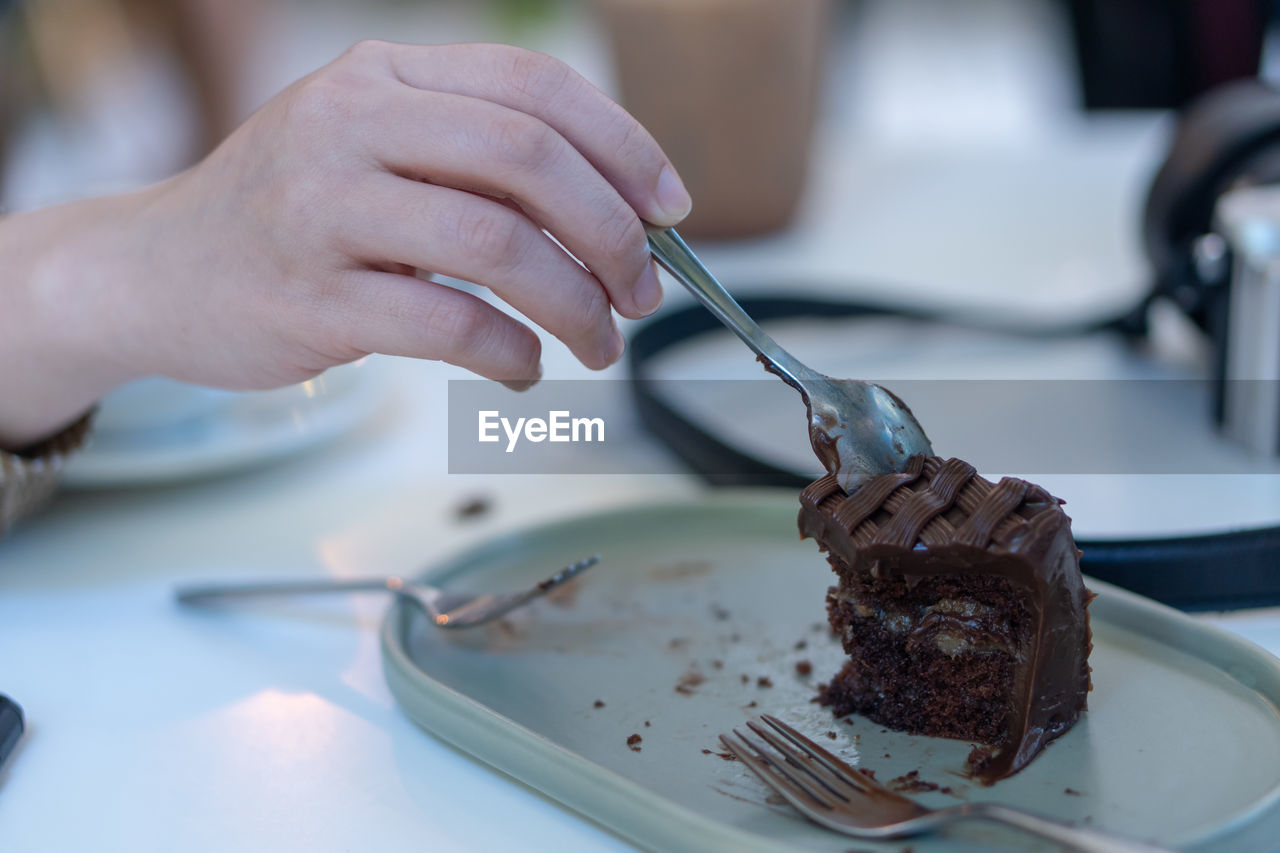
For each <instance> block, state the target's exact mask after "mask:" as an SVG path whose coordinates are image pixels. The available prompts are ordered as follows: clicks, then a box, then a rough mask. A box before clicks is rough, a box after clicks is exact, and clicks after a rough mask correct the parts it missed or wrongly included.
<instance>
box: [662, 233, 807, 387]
mask: <svg viewBox="0 0 1280 853" xmlns="http://www.w3.org/2000/svg"><path fill="white" fill-rule="evenodd" d="M645 235H646V236H647V238H648V240H649V251H650V252H652V253H653V257H654V259H655V260H657V262H658V263H659V264H661V265H662V268H663V269H665V270H666V271H667V272H669V273H671V275H672V277H673V278H675V280H676V281H678V282H680V283H681V284H683V285H684V286H685V288H686V289H687V290H688V291H689V292H690V293H692V294H693V295H694V297H695V298H696V299H697V300H698V301H699V302H701V303H702V307H704V308H706V309H707V310H708V311H710V312H711V313H712V314H714V315H715V316H716V319H718V320H719V321H720V322H721V323H724V324H725V325H726V326H728V327H729V329H730V331H732V332H733V333H734V334H736V335H737V336H738V337H739V338H741V339H742V341H743V343H745V344H746V345H747V346H749V347H751V349H753V350H755V352H756V355H759V356H760V357H761V358H764V359H766V360H767V361H768V362H769V363H770V364H771V365H773V367H774V368H775V369H777V370H779V371H781V372H782V373H784V374H786V375H787V377H789V378H790V379H791V380H792V382H793V383H794V384H795V385H797V386H800V385H803V384H804V383H805V382H806V381H809V380H810V379H811V377H812V371H810V370H809V368H807V367H806V366H805V365H804V364H803V363H801V362H800V361H799V360H797V359H796V357H795V356H793V355H792V354H791V353H789V352H787V351H786V350H784V349H783V348H782V347H781V346H780V345H779V344H778V342H777V341H775V340H774V339H773V338H771V337H769V335H768V334H767V333H766V332H765V330H764V329H762V328H760V325H759V324H758V323H756V321H755V320H753V319H751V315H749V314H748V313H747V312H746V311H744V310H743V309H742V306H741V305H739V304H738V302H737V300H736V299H734V298H733V297H732V296H730V295H729V291H727V290H725V289H724V285H722V284H721V283H720V282H719V281H717V280H716V277H715V276H714V275H712V274H711V271H710V270H708V269H707V268H706V267H705V266H703V264H702V261H700V260H698V256H697V255H695V254H694V253H693V250H692V249H690V248H689V245H688V244H687V243H685V241H684V239H683V238H682V237H681V236H680V235H679V234H678V233H677V232H676V230H675V229H674V228H661V227H659V226H656V225H649V226H646V228H645Z"/></svg>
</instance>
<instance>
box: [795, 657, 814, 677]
mask: <svg viewBox="0 0 1280 853" xmlns="http://www.w3.org/2000/svg"><path fill="white" fill-rule="evenodd" d="M796 674H797V675H812V674H813V664H811V663H809V661H807V660H798V661H796Z"/></svg>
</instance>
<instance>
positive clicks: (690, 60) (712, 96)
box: [596, 0, 830, 238]
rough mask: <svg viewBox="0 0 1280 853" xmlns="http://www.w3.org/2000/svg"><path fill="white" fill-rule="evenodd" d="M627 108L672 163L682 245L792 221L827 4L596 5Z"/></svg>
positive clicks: (639, 0) (652, 0) (629, 1)
mask: <svg viewBox="0 0 1280 853" xmlns="http://www.w3.org/2000/svg"><path fill="white" fill-rule="evenodd" d="M596 5H597V6H598V7H599V9H600V11H601V14H602V16H603V18H604V23H605V26H606V28H607V29H608V31H609V34H610V37H611V41H612V44H613V53H614V60H615V64H616V66H617V72H618V84H619V87H620V88H621V100H622V104H623V106H625V107H626V108H627V109H628V110H629V111H630V112H631V113H632V114H633V115H634V116H635V117H636V118H637V119H639V120H640V123H641V124H643V125H644V126H645V127H646V128H648V130H649V132H650V133H652V134H653V135H654V137H655V138H656V139H657V140H658V143H659V144H661V145H662V147H663V149H664V150H665V151H666V152H667V154H668V156H670V157H671V161H672V162H673V163H674V164H675V167H676V170H677V171H678V172H679V173H680V177H681V179H683V181H684V183H685V186H686V187H687V188H688V190H689V194H690V195H691V196H692V197H693V213H692V214H690V216H689V218H688V219H686V220H685V221H684V222H683V223H681V225H680V231H681V232H682V233H683V234H685V235H686V236H693V237H710V238H735V237H747V236H752V235H756V234H764V233H768V232H770V231H775V230H777V229H779V228H782V227H783V226H785V225H786V224H787V223H789V222H790V221H791V218H792V216H793V215H794V213H795V210H796V207H797V205H798V203H799V200H800V196H801V194H802V192H803V190H804V185H805V181H806V178H807V176H808V166H809V143H810V138H811V136H812V131H813V125H814V121H815V118H816V113H817V98H818V83H819V77H820V76H821V68H822V63H823V57H824V53H825V51H824V50H823V45H824V42H825V39H826V33H827V22H828V20H829V11H830V10H829V3H828V0H596Z"/></svg>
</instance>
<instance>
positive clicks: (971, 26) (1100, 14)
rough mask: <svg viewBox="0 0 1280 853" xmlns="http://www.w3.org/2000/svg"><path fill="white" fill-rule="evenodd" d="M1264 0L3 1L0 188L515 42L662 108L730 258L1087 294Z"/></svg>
mask: <svg viewBox="0 0 1280 853" xmlns="http://www.w3.org/2000/svg"><path fill="white" fill-rule="evenodd" d="M1274 6H1275V4H1274V3H1270V2H1263V0H417V2H411V0H364V1H363V2H355V1H354V0H346V1H345V2H342V0H0V167H2V168H0V205H3V208H4V209H6V210H10V211H15V210H23V209H27V208H31V207H37V206H41V205H44V204H48V203H51V202H55V201H61V200H65V199H69V198H75V197H80V196H84V195H92V194H95V193H101V192H107V191H112V190H116V189H122V188H128V187H131V186H136V185H139V184H142V183H146V182H149V181H153V180H156V179H158V178H162V177H164V176H166V175H169V174H172V173H174V172H175V171H178V170H180V169H182V168H184V167H186V166H187V165H189V164H191V163H192V162H194V161H196V160H197V159H198V158H200V157H201V156H202V155H203V154H204V153H205V152H207V151H208V150H209V149H210V148H211V147H212V146H214V145H215V144H216V143H217V141H218V140H219V139H221V138H222V137H223V136H225V135H226V134H227V133H228V132H229V131H230V130H231V129H232V128H234V127H235V126H236V124H237V123H239V122H240V121H241V120H243V119H244V118H245V117H246V116H247V115H248V114H249V113H250V112H251V111H252V110H253V109H255V108H256V107H257V106H258V105H260V104H262V103H263V102H264V101H265V100H266V99H268V98H269V97H270V96H271V95H272V94H273V93H275V92H276V91H278V90H280V89H281V88H283V87H284V86H286V85H287V84H288V83H290V82H291V81H293V80H295V79H297V78H298V77H300V76H302V75H304V74H306V73H308V72H309V71H311V70H313V69H315V68H317V67H319V66H321V65H323V64H325V63H326V62H328V61H330V60H332V59H333V58H334V57H336V56H337V55H338V54H339V53H341V51H342V50H343V49H345V48H346V47H348V46H349V45H350V44H352V43H353V42H355V41H357V40H359V39H363V38H386V39H392V40H397V41H415V42H423V43H431V42H454V41H473V40H485V41H502V42H508V43H514V44H519V45H523V46H526V47H530V48H533V49H537V50H542V51H545V52H547V53H550V54H553V55H555V56H557V57H559V58H561V59H563V60H564V61H566V62H568V63H569V64H571V65H573V66H574V67H575V68H577V69H578V70H579V71H580V72H581V73H583V74H584V75H585V76H587V77H588V78H589V79H591V80H593V81H594V82H596V83H597V84H598V85H599V86H601V87H602V88H603V89H605V90H606V91H607V92H609V93H610V94H612V95H614V96H615V97H617V98H619V99H620V100H622V101H623V103H624V104H625V105H627V106H628V107H629V108H630V109H632V110H633V112H635V113H636V114H637V115H638V116H639V117H640V118H641V119H642V120H643V121H644V122H645V123H646V125H647V126H649V127H650V129H651V130H653V132H654V133H655V135H657V136H658V137H659V140H660V141H661V142H662V143H663V144H664V146H665V147H667V149H668V150H669V152H670V153H671V154H672V156H673V159H674V160H675V162H676V164H677V166H678V167H679V168H680V170H681V172H682V173H683V175H684V177H685V179H686V182H687V183H688V184H689V185H690V187H691V189H692V190H693V194H694V197H695V199H696V201H697V203H696V205H695V215H694V217H693V219H692V220H691V221H690V222H689V223H688V225H687V227H686V229H685V230H686V232H687V233H688V234H689V235H691V236H693V237H704V238H714V239H717V240H730V241H733V240H745V239H746V238H760V237H761V236H764V237H765V238H766V239H765V240H764V241H763V243H761V241H760V240H758V239H757V240H755V241H754V242H750V241H749V242H748V243H747V244H746V245H745V247H744V250H743V251H735V252H731V253H728V254H727V255H726V254H721V255H717V256H716V258H715V259H716V261H717V263H721V264H725V265H726V266H725V267H723V269H724V270H725V271H726V272H727V273H729V275H730V277H731V278H732V277H733V274H734V272H735V271H736V270H737V269H743V270H758V269H759V264H760V263H761V258H762V257H763V255H761V251H767V253H768V257H769V258H782V259H784V260H783V261H781V262H783V263H786V264H787V265H788V268H789V269H795V268H796V265H797V264H798V265H799V271H800V274H801V275H802V276H803V277H805V278H806V279H808V280H811V281H814V282H817V283H821V282H822V281H824V280H827V281H830V280H835V279H839V280H841V281H843V282H848V285H847V286H848V287H850V288H853V289H857V288H858V287H859V285H858V284H857V283H856V282H857V281H861V280H877V281H879V282H885V281H888V282H893V283H895V284H899V285H901V286H902V287H905V288H906V291H905V293H904V295H905V296H907V297H910V298H918V299H924V300H928V301H931V302H936V301H939V300H941V301H942V302H944V303H948V304H950V303H954V302H957V301H958V302H960V303H962V304H964V305H972V304H973V300H975V299H976V300H978V303H977V304H978V306H979V307H982V306H983V305H984V300H985V303H992V302H993V301H998V300H1001V299H1005V298H1006V297H1007V295H1008V293H1009V292H1010V288H1009V284H1008V279H1009V277H1010V276H1017V277H1019V278H1026V277H1033V278H1034V279H1035V281H1036V282H1037V283H1038V285H1034V286H1032V285H1029V286H1028V287H1027V288H1025V290H1026V294H1025V295H1026V297H1027V299H1029V300H1031V302H1030V303H1029V304H1030V306H1031V307H1033V308H1036V307H1039V308H1044V307H1052V308H1053V309H1054V310H1058V311H1066V312H1068V313H1098V312H1103V311H1106V310H1108V309H1109V308H1114V307H1116V306H1119V305H1121V304H1123V303H1125V302H1126V301H1132V299H1133V297H1134V294H1135V293H1137V292H1139V291H1140V290H1141V289H1142V287H1141V286H1139V282H1141V281H1142V280H1143V279H1144V278H1146V277H1147V276H1146V273H1145V261H1144V259H1143V258H1141V256H1140V252H1139V251H1138V249H1137V238H1136V234H1137V231H1138V227H1139V222H1138V214H1139V207H1140V204H1141V200H1142V196H1143V193H1144V191H1145V187H1146V185H1147V183H1148V182H1149V180H1150V176H1151V174H1152V173H1153V172H1154V170H1155V168H1156V166H1157V165H1158V162H1159V158H1160V156H1161V155H1162V152H1163V148H1164V146H1165V145H1166V144H1167V138H1168V134H1169V131H1170V127H1171V125H1170V123H1169V121H1168V120H1167V111H1168V110H1170V109H1173V108H1177V107H1179V106H1181V105H1183V104H1185V103H1186V102H1187V101H1188V100H1189V99H1191V98H1193V97H1194V96H1195V95H1197V94H1198V93H1201V92H1203V91H1205V90H1207V89H1209V88H1212V87H1213V86H1215V85H1218V84H1220V83H1222V82H1225V81H1228V80H1231V79H1234V78H1239V77H1247V76H1253V75H1256V74H1259V73H1262V74H1264V75H1265V74H1267V70H1268V68H1269V67H1270V66H1271V65H1273V64H1274V57H1275V53H1276V52H1275V51H1274V50H1271V49H1268V45H1270V44H1272V43H1273V42H1274V37H1273V36H1272V35H1271V30H1270V29H1269V27H1268V25H1269V23H1270V21H1271V20H1272V19H1273V18H1274V15H1272V14H1271V12H1272V11H1273V9H1274ZM924 232H927V234H928V238H929V239H928V241H927V242H922V240H921V237H922V233H924ZM1011 240H1016V241H1017V242H1018V243H1019V244H1020V247H1019V248H1018V249H1017V250H1015V251H1012V252H1011V251H1008V250H1007V248H1008V247H1007V245H1001V246H1000V248H999V250H998V251H997V250H996V247H997V245H999V244H1002V243H1006V242H1007V241H1011ZM759 246H763V247H764V248H763V249H761V250H760V251H752V248H753V247H759ZM1142 286H1145V285H1142ZM1046 294H1047V295H1046ZM1038 295H1039V296H1038ZM1037 298H1042V302H1043V305H1040V304H1039V303H1037V302H1036V300H1037ZM1006 301H1007V300H1006Z"/></svg>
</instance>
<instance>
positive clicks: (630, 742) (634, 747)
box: [627, 735, 644, 752]
mask: <svg viewBox="0 0 1280 853" xmlns="http://www.w3.org/2000/svg"><path fill="white" fill-rule="evenodd" d="M642 740H644V738H642V737H640V735H632V736H631V737H629V738H627V746H628V747H630V748H631V751H632V752H639V751H640V741H642Z"/></svg>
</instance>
